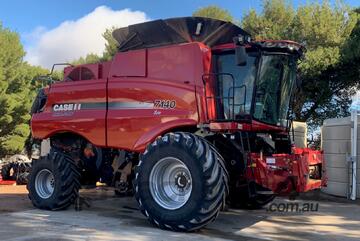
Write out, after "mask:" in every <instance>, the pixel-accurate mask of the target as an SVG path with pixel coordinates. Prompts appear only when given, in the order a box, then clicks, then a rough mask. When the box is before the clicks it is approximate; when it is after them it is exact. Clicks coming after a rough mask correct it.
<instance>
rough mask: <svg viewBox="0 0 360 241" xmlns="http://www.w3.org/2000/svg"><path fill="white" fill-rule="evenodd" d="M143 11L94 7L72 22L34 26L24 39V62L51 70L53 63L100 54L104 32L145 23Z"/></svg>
mask: <svg viewBox="0 0 360 241" xmlns="http://www.w3.org/2000/svg"><path fill="white" fill-rule="evenodd" d="M147 20H148V18H147V16H146V14H145V13H144V12H140V11H131V10H130V9H123V10H112V9H110V8H108V7H106V6H100V7H97V8H96V9H95V10H94V11H92V12H91V13H89V14H87V15H85V16H83V17H82V18H79V19H77V20H74V21H65V22H63V23H61V24H60V25H59V26H58V27H56V28H54V29H50V30H47V29H45V28H44V27H37V28H36V29H35V30H34V31H33V32H31V33H30V34H26V35H25V36H24V38H25V39H26V41H27V42H29V44H28V46H27V48H26V51H27V54H26V56H25V60H26V61H28V62H29V63H31V64H34V65H41V66H43V67H46V68H50V67H51V66H52V64H54V63H60V62H69V61H72V60H74V59H77V58H79V57H82V56H85V55H86V54H89V53H95V54H101V53H102V52H103V50H104V48H105V40H104V38H103V37H102V34H103V33H104V31H105V30H106V29H108V28H111V27H113V26H115V27H125V26H128V25H130V24H135V23H140V22H144V21H147Z"/></svg>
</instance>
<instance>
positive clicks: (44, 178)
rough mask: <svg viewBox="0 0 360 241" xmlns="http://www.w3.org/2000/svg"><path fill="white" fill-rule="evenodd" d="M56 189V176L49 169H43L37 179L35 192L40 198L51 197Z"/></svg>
mask: <svg viewBox="0 0 360 241" xmlns="http://www.w3.org/2000/svg"><path fill="white" fill-rule="evenodd" d="M54 189H55V179H54V175H53V174H52V172H51V171H49V170H48V169H43V170H41V171H40V172H38V174H37V175H36V177H35V190H36V193H37V194H38V195H39V197H41V198H43V199H47V198H49V197H51V195H52V194H53V192H54Z"/></svg>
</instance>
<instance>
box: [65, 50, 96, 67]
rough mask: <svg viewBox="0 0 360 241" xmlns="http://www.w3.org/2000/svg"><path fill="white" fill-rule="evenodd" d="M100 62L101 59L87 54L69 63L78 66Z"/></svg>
mask: <svg viewBox="0 0 360 241" xmlns="http://www.w3.org/2000/svg"><path fill="white" fill-rule="evenodd" d="M101 61H102V58H101V57H100V56H99V55H97V54H94V53H90V54H87V55H86V56H85V57H80V58H79V59H77V60H74V61H73V62H71V64H72V65H80V64H95V63H99V62H101Z"/></svg>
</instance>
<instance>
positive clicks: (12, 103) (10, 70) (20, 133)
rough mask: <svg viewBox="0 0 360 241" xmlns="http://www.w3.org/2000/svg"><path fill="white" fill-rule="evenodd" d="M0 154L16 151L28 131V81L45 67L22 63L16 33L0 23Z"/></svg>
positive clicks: (20, 46) (21, 52)
mask: <svg viewBox="0 0 360 241" xmlns="http://www.w3.org/2000/svg"><path fill="white" fill-rule="evenodd" d="M0 43H1V44H0V156H4V155H9V154H14V153H16V152H20V151H22V150H23V148H24V143H25V140H26V139H27V137H28V136H29V134H30V130H29V125H28V122H29V120H30V114H29V109H30V106H31V102H32V100H33V96H34V94H35V92H34V88H33V87H32V85H31V80H32V79H33V78H34V77H35V76H36V75H38V74H41V73H44V72H45V70H43V69H41V68H38V67H33V66H30V65H29V64H27V63H25V62H23V57H24V55H25V52H24V50H23V47H22V45H21V43H20V39H19V36H18V34H17V33H15V32H13V31H11V30H9V29H7V28H4V27H3V26H2V25H1V24H0Z"/></svg>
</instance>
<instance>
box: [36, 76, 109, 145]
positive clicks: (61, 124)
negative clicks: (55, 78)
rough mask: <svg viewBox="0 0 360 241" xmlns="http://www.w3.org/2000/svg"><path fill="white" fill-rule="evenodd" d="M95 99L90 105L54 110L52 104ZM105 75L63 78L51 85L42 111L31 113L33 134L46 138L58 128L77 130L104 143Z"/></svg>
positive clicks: (60, 130)
mask: <svg viewBox="0 0 360 241" xmlns="http://www.w3.org/2000/svg"><path fill="white" fill-rule="evenodd" d="M70 103H77V104H79V103H81V104H82V105H83V104H84V103H94V104H95V105H93V106H94V107H93V108H91V107H90V108H86V109H85V108H83V109H81V110H74V111H64V112H61V111H60V112H54V111H53V106H54V105H55V104H70ZM96 103H106V79H96V80H81V81H65V82H58V83H56V84H53V85H51V87H50V88H49V90H48V99H47V102H46V106H45V109H44V111H43V112H41V113H38V114H34V115H33V116H32V120H31V130H32V135H33V136H34V138H39V139H46V138H48V137H49V136H51V135H52V134H55V133H58V132H73V133H77V134H79V135H81V136H83V137H85V138H86V139H88V140H89V141H90V142H92V143H93V144H95V145H98V146H106V138H105V116H106V108H96Z"/></svg>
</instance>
